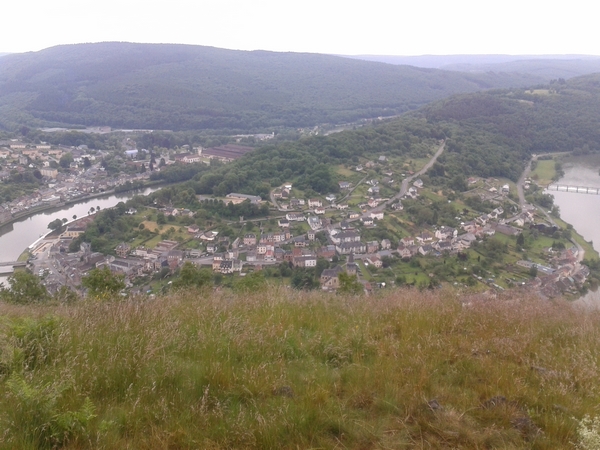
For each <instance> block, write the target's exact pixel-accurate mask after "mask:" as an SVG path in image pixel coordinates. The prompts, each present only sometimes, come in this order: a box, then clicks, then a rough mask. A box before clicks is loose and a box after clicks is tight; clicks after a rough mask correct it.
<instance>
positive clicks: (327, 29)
mask: <svg viewBox="0 0 600 450" xmlns="http://www.w3.org/2000/svg"><path fill="white" fill-rule="evenodd" d="M591 7H593V2H589V1H587V2H585V3H584V2H583V1H582V0H571V1H569V2H566V3H561V4H552V3H550V2H547V1H546V2H541V1H539V0H505V1H502V2H500V1H490V2H484V1H481V0H454V1H450V0H430V1H419V0H395V1H394V0H386V1H382V0H370V1H362V2H358V1H351V0H344V1H340V0H303V1H296V0H288V1H285V0H253V1H252V0H211V1H207V0H196V1H192V0H187V1H186V0H162V1H156V0H143V1H141V0H102V1H97V0H94V1H91V0H7V1H4V2H3V4H2V6H1V7H0V14H1V16H2V19H3V20H2V24H1V25H0V52H26V51H37V50H41V49H44V48H47V47H52V46H54V45H59V44H73V43H82V42H100V41H128V42H153V43H154V42H156V43H182V44H197V45H210V46H214V47H221V48H230V49H240V50H255V49H263V50H273V51H292V52H311V53H333V54H346V55H358V54H373V55H375V54H377V55H424V54H434V55H449V54H516V55H518V54H530V55H531V54H590V55H600V38H598V32H597V29H598V25H597V21H598V19H597V17H596V16H597V15H596V14H595V11H592V10H591V9H590V8H591Z"/></svg>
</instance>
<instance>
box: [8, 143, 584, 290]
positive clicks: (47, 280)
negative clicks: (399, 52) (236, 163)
mask: <svg viewBox="0 0 600 450" xmlns="http://www.w3.org/2000/svg"><path fill="white" fill-rule="evenodd" d="M3 144H4V145H5V148H4V149H2V150H1V151H0V156H1V155H5V156H2V157H3V158H6V162H7V163H8V164H5V165H4V166H5V167H6V168H7V169H9V170H12V171H17V172H18V171H19V167H21V168H22V167H23V166H22V164H27V165H29V164H33V163H36V164H41V168H40V173H41V175H42V176H43V179H44V180H48V184H47V187H46V188H44V189H40V190H39V191H37V192H35V193H32V194H30V195H27V196H24V197H21V198H19V199H16V200H13V201H12V202H7V203H5V204H3V205H2V217H0V220H2V219H10V218H14V217H18V215H19V214H25V213H27V212H30V211H31V210H35V209H36V208H39V207H43V206H47V205H59V204H64V203H65V202H68V201H74V200H76V199H77V198H79V197H82V196H86V195H90V194H100V193H102V192H107V191H110V190H111V189H113V190H114V189H115V188H118V187H119V186H126V185H127V184H129V185H132V184H133V183H140V185H141V183H144V182H147V181H148V180H149V177H150V174H151V173H152V172H154V171H160V170H161V168H162V167H164V166H166V165H186V164H198V163H200V164H202V163H210V161H211V160H214V159H218V160H219V161H222V162H229V161H232V160H235V159H239V158H240V157H242V156H243V155H244V154H246V153H247V152H249V151H251V150H252V148H251V147H244V146H240V145H225V146H220V147H216V148H210V149H202V148H197V149H194V151H193V152H191V151H189V149H183V150H184V151H183V152H179V153H176V154H162V155H156V156H155V155H148V159H139V158H138V152H140V151H138V150H135V149H133V148H130V149H128V150H126V151H125V152H124V155H123V161H125V164H126V166H131V167H133V169H132V170H130V173H120V174H118V175H116V176H107V171H106V169H105V168H104V167H103V165H102V164H100V163H99V162H98V160H101V159H102V158H103V157H104V156H105V155H104V154H103V152H94V153H95V154H90V153H86V149H85V148H75V149H73V148H68V149H67V148H59V149H53V148H51V147H50V146H43V145H42V146H34V147H35V148H32V146H24V145H23V144H22V143H14V142H9V143H3ZM443 148H444V144H443V143H440V146H439V149H438V152H437V153H436V154H434V155H431V159H430V160H429V161H428V163H427V164H423V165H422V166H421V167H417V166H407V165H406V164H404V165H403V166H398V165H397V164H394V162H393V161H389V160H388V159H387V157H386V156H383V155H382V156H380V157H379V158H377V159H375V160H366V161H364V162H360V163H359V164H357V165H355V166H349V167H347V168H340V169H339V175H340V177H339V178H340V179H341V180H340V181H339V182H338V186H339V191H338V192H336V193H331V194H326V195H323V196H315V197H310V198H307V197H305V196H304V193H303V192H302V191H299V190H298V189H296V188H295V187H294V184H293V183H292V182H289V183H284V184H282V185H281V186H278V187H275V188H273V189H272V190H271V192H270V194H269V197H270V198H269V201H267V200H265V199H263V198H261V197H260V196H258V195H249V194H241V193H229V194H228V195H226V196H225V197H224V198H221V199H210V198H207V197H206V196H200V195H199V196H197V197H198V199H197V200H198V201H199V202H200V203H199V205H200V206H199V208H196V209H190V208H182V207H177V206H176V205H173V204H160V203H159V202H157V201H156V200H154V201H153V203H152V204H137V205H136V206H129V207H128V206H126V205H123V204H121V206H120V207H118V208H116V209H117V210H118V211H119V213H118V214H120V215H122V216H124V217H125V216H126V217H128V218H129V219H130V222H131V223H133V224H135V226H134V227H132V228H137V230H136V233H137V235H136V237H134V238H133V239H131V240H130V241H128V242H124V241H123V242H118V243H117V244H116V245H115V246H114V247H112V249H111V251H108V252H106V251H105V252H104V253H102V252H98V251H94V250H93V248H92V247H93V246H92V245H91V244H90V242H86V241H82V240H81V236H83V235H84V233H85V232H86V229H87V227H88V226H89V224H90V223H93V220H94V218H95V216H96V214H97V213H98V211H91V214H90V215H88V216H86V217H80V218H76V217H74V218H73V219H74V220H73V221H70V222H69V223H68V224H66V225H65V224H62V223H58V224H56V225H55V227H54V228H55V229H54V231H53V232H51V233H49V234H48V235H47V236H46V237H45V238H43V239H40V240H38V241H37V242H36V244H35V245H34V246H32V248H31V249H30V258H29V266H30V269H31V270H32V271H33V273H35V274H37V275H38V276H40V277H41V278H42V279H43V283H44V284H45V286H46V288H47V289H48V290H49V291H50V292H57V291H58V290H59V289H60V288H61V287H62V286H66V287H68V288H71V289H73V290H75V291H79V292H81V290H82V287H81V280H82V279H83V278H84V277H85V276H86V275H87V274H88V273H89V272H90V271H91V270H93V269H99V268H102V267H107V268H109V269H110V270H111V271H112V272H114V273H116V274H121V275H122V276H124V278H125V280H126V282H127V286H128V288H129V289H130V290H131V291H132V292H144V293H152V292H156V291H157V288H158V287H160V288H162V289H164V288H165V285H168V283H169V281H170V280H169V278H171V277H172V276H176V274H177V273H178V271H179V270H180V269H181V267H182V266H183V265H184V264H185V263H190V264H194V265H196V266H198V267H205V268H207V269H210V270H212V272H213V273H214V274H219V277H220V278H219V279H223V276H237V277H239V276H242V277H243V276H245V275H247V274H248V273H251V272H258V271H262V272H263V273H264V274H265V275H266V276H271V277H273V276H275V277H278V278H279V279H281V280H283V279H286V278H287V279H289V278H290V277H291V272H292V270H296V271H305V272H306V273H310V274H311V276H313V277H314V280H313V287H317V286H318V287H320V288H321V289H324V290H336V289H338V288H339V287H340V274H342V273H344V274H347V275H349V276H351V277H356V281H357V282H358V283H360V285H361V288H362V290H364V291H365V292H367V293H369V292H373V291H374V290H377V289H381V288H385V287H386V286H392V285H402V284H408V285H414V286H417V287H419V288H425V287H427V288H432V287H436V286H438V285H441V284H442V283H444V282H447V283H450V284H453V285H455V286H458V287H461V286H465V287H466V286H468V287H473V288H477V287H479V288H481V289H491V290H504V289H506V288H509V287H516V286H521V287H535V288H537V289H538V291H539V292H540V293H541V294H542V295H544V296H547V297H552V296H556V295H559V294H562V293H571V294H576V293H577V292H579V290H580V289H581V288H582V286H583V285H584V283H585V281H586V278H587V276H588V275H589V269H588V267H587V266H585V265H583V264H581V261H582V260H583V253H584V252H583V249H582V248H581V246H579V245H577V244H576V243H574V241H571V239H570V236H569V233H570V230H569V233H566V232H562V231H561V230H560V229H559V228H557V227H556V226H555V225H554V224H553V223H552V220H551V219H550V218H549V216H547V214H546V215H544V214H542V213H541V212H538V211H537V210H536V208H535V207H532V206H531V205H527V204H524V203H523V201H521V202H519V201H518V199H517V198H516V197H515V195H516V194H513V193H512V192H511V190H516V189H515V186H514V184H513V183H510V182H507V181H506V180H496V179H481V178H475V177H472V178H469V179H467V180H464V182H465V183H466V184H467V189H466V192H465V193H464V195H463V196H462V198H461V199H459V198H456V196H454V195H452V196H451V197H449V198H447V197H446V196H444V195H442V194H441V193H439V192H436V190H435V189H431V188H429V186H427V183H428V182H429V181H430V178H429V177H428V175H427V170H428V169H429V168H430V167H431V165H432V164H433V163H434V162H435V159H436V158H437V156H439V154H441V153H442V151H443ZM67 151H68V154H69V155H70V157H69V158H68V160H69V163H68V167H69V169H70V170H69V172H68V173H67V174H65V173H59V171H58V170H57V168H56V167H52V166H55V165H57V164H59V165H61V164H62V165H64V155H65V154H67ZM71 157H72V159H73V160H72V161H70V158H71ZM157 161H160V162H157ZM51 163H52V164H51ZM142 167H145V168H146V169H147V170H144V169H142ZM374 169H377V170H376V171H374ZM4 173H5V176H6V173H7V172H6V171H4ZM343 178H345V179H343ZM531 186H532V183H531V180H530V179H529V178H527V179H526V180H525V181H524V182H523V185H522V186H521V189H526V190H527V189H529V188H530V187H531ZM450 198H451V199H450ZM207 201H219V202H222V204H223V205H252V206H254V207H256V208H259V207H262V210H261V214H262V215H259V216H257V217H253V218H251V219H249V218H244V217H243V216H242V217H239V220H229V221H227V222H225V223H224V222H222V221H221V223H211V222H209V221H202V220H200V219H198V217H199V216H201V215H202V213H201V210H202V208H203V207H202V202H207ZM128 204H129V203H128ZM128 204H127V205H128ZM205 205H206V203H205ZM469 205H472V206H469ZM265 208H266V209H265ZM484 211H485V212H484ZM428 214H435V215H438V214H440V215H444V221H445V222H446V223H451V225H441V226H440V225H431V222H438V221H439V219H437V220H436V218H435V217H434V218H433V220H431V218H429V219H428ZM446 216H447V217H446ZM549 219H550V220H549ZM224 229H227V232H223V230H224ZM525 235H526V236H527V242H526V239H525V237H524V236H525ZM32 240H33V239H32ZM533 241H536V242H535V243H533ZM494 246H495V248H493V247H494ZM509 247H510V248H511V249H512V250H509ZM526 247H529V248H530V250H529V251H528V250H526ZM532 247H533V248H532ZM534 249H535V251H534ZM502 254H504V256H503V255H502ZM490 255H494V256H493V257H490ZM482 257H483V260H482ZM492 260H493V261H492Z"/></svg>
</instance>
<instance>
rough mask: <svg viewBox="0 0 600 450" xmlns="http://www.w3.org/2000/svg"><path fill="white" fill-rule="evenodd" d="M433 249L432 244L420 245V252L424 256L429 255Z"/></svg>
mask: <svg viewBox="0 0 600 450" xmlns="http://www.w3.org/2000/svg"><path fill="white" fill-rule="evenodd" d="M432 251H433V247H432V246H431V244H424V245H421V246H420V247H419V253H420V254H421V255H423V256H426V255H429V254H430V253H431V252H432Z"/></svg>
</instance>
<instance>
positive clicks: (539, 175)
mask: <svg viewBox="0 0 600 450" xmlns="http://www.w3.org/2000/svg"><path fill="white" fill-rule="evenodd" d="M555 164H556V161H555V160H554V159H547V160H538V161H537V166H536V168H535V170H532V171H531V175H530V177H531V179H533V180H535V182H536V183H537V184H539V185H540V186H547V185H549V184H550V183H552V180H553V178H554V176H555V175H556V169H555Z"/></svg>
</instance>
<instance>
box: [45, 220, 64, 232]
mask: <svg viewBox="0 0 600 450" xmlns="http://www.w3.org/2000/svg"><path fill="white" fill-rule="evenodd" d="M62 225H63V222H62V220H60V219H54V220H53V221H52V222H50V223H49V224H48V228H50V229H51V230H58V229H59V228H60V227H62Z"/></svg>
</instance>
